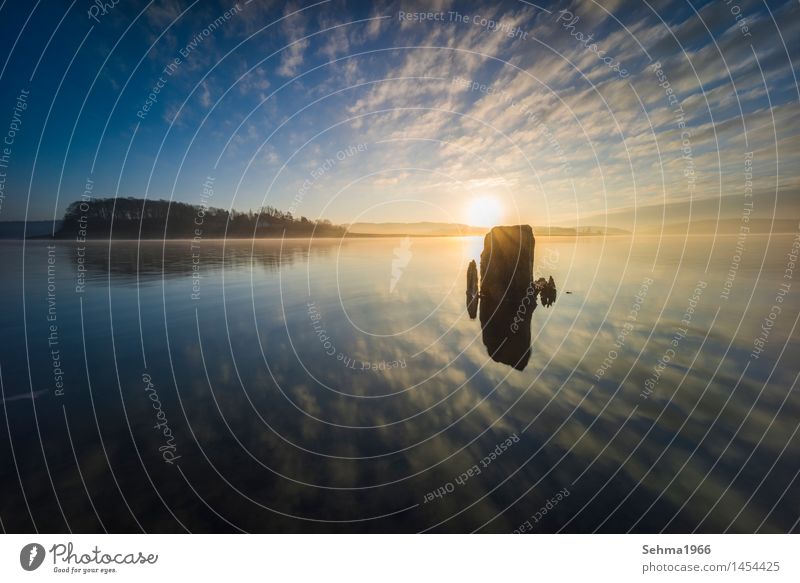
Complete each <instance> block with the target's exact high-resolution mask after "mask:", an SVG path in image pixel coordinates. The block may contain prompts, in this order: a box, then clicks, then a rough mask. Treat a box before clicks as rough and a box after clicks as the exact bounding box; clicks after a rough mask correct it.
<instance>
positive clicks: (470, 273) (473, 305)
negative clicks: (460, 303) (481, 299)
mask: <svg viewBox="0 0 800 583" xmlns="http://www.w3.org/2000/svg"><path fill="white" fill-rule="evenodd" d="M467 313H468V314H469V318H470V320H474V319H475V316H477V315H478V266H477V265H476V264H475V260H474V259H473V260H472V261H470V262H469V267H467Z"/></svg>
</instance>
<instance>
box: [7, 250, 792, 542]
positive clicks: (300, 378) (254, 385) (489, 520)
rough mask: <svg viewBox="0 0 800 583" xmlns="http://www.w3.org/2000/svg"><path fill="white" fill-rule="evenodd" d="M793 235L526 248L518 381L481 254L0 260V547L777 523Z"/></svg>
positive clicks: (114, 254) (767, 527)
mask: <svg viewBox="0 0 800 583" xmlns="http://www.w3.org/2000/svg"><path fill="white" fill-rule="evenodd" d="M794 244H796V240H795V237H794V236H793V235H778V236H775V235H773V236H771V237H769V236H760V235H758V236H757V235H751V236H749V237H748V238H747V240H746V243H745V244H744V246H741V245H740V246H739V249H738V250H737V238H736V237H725V236H723V237H717V238H716V239H715V238H713V237H705V236H693V237H680V236H665V237H661V238H659V237H657V236H652V237H649V236H648V237H639V236H637V237H606V238H604V237H588V236H587V237H577V238H573V237H551V238H548V237H537V240H536V249H535V263H534V272H535V277H540V276H543V277H545V278H548V277H549V276H552V277H553V280H554V282H555V284H556V287H557V290H558V292H557V299H556V301H555V302H554V303H553V304H552V305H551V306H549V307H545V306H543V305H541V304H540V305H538V306H536V307H535V309H534V307H533V306H532V305H531V304H530V303H528V304H526V305H525V306H521V307H517V308H516V310H515V311H519V310H520V309H521V310H522V312H524V318H523V320H524V321H523V323H522V326H523V327H526V326H527V321H529V322H530V340H531V341H530V350H529V351H528V352H527V353H526V354H525V355H524V356H525V359H526V360H524V362H515V363H512V364H518V366H512V365H510V364H508V363H505V362H502V361H500V362H498V361H496V360H494V359H493V358H492V357H491V355H490V354H489V352H488V351H487V347H486V345H485V344H484V340H485V337H486V336H485V334H484V333H488V332H489V330H484V329H483V328H484V327H482V325H481V320H480V319H471V318H470V316H469V314H468V311H467V306H466V302H465V287H466V273H467V265H468V263H469V261H470V260H471V259H478V257H479V255H480V252H481V249H482V245H483V241H482V238H480V237H464V238H412V239H404V238H364V239H346V240H343V241H340V240H314V241H309V240H284V241H281V240H261V241H256V242H252V241H245V240H239V241H227V242H222V241H198V242H196V243H195V244H194V245H193V244H192V242H190V241H170V242H167V243H166V244H164V243H163V242H156V241H148V242H142V243H137V242H123V241H120V242H114V243H113V244H112V245H111V246H110V247H109V245H108V243H107V242H106V243H101V242H95V243H88V244H85V245H84V246H83V247H78V246H76V244H75V243H74V242H56V243H54V244H52V243H49V242H45V241H27V242H24V243H23V242H22V241H0V262H2V273H3V274H4V278H3V280H2V283H0V298H1V299H2V305H3V310H2V311H1V312H0V320H2V346H3V348H2V351H0V367H2V368H1V369H0V377H1V378H2V387H1V388H2V399H3V415H4V424H5V426H6V429H5V430H3V431H2V434H3V437H2V438H0V462H1V464H0V483H2V492H3V496H2V498H0V519H1V520H2V525H3V528H4V529H5V530H7V531H11V532H15V531H16V532H18V531H26V532H32V531H42V532H49V531H55V532H66V531H73V532H87V531H89V532H98V531H99V532H102V531H109V532H140V531H146V532H183V531H202V532H226V531H232V532H236V531H239V530H241V531H250V532H275V531H278V532H384V531H388V532H397V531H400V532H416V531H430V532H472V531H478V532H513V531H518V532H545V533H551V532H595V531H598V532H629V531H630V532H661V531H664V532H692V531H697V532H723V531H728V532H754V531H759V532H786V531H789V530H791V529H792V528H793V527H796V522H795V521H796V520H797V516H796V515H797V500H798V499H799V497H800V483H798V481H797V479H796V478H797V476H798V472H799V471H800V465H798V459H800V458H799V454H800V443H799V442H798V439H797V428H798V420H799V419H800V397H799V396H798V395H799V393H798V389H797V385H796V381H797V376H798V371H800V361H798V358H797V355H798V354H799V352H798V342H797V340H796V338H797V335H796V334H794V329H795V325H796V323H797V319H798V314H799V313H800V312H799V311H798V307H800V300H798V294H797V290H796V289H794V287H796V286H797V285H798V284H797V283H796V282H792V276H793V275H794V273H793V272H791V273H790V271H791V270H792V269H793V268H794V267H793V265H792V266H791V267H789V263H791V258H790V254H792V253H793V252H794V253H796V247H793V245H794ZM793 249H794V251H793ZM23 258H24V260H23ZM504 330H505V328H504V327H500V329H499V332H500V333H501V335H502V334H503V333H504ZM492 332H493V333H496V332H498V330H497V329H495V330H493V331H492ZM524 342H525V343H526V345H525V346H523V350H522V352H525V350H526V349H527V348H528V346H527V339H524ZM495 356H496V354H495Z"/></svg>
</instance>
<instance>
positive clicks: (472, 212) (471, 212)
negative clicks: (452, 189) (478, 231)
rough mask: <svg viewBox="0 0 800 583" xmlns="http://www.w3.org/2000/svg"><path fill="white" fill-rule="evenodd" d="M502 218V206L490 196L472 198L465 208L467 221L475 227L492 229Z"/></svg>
mask: <svg viewBox="0 0 800 583" xmlns="http://www.w3.org/2000/svg"><path fill="white" fill-rule="evenodd" d="M502 218H503V205H502V204H500V201H499V200H497V199H496V198H493V197H491V196H482V197H478V198H473V199H472V200H471V201H470V202H469V206H468V207H467V220H468V221H469V224H470V225H472V226H475V227H494V226H495V225H497V224H499V223H500V219H502Z"/></svg>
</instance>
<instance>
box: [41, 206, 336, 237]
mask: <svg viewBox="0 0 800 583" xmlns="http://www.w3.org/2000/svg"><path fill="white" fill-rule="evenodd" d="M345 232H346V228H345V227H342V226H339V225H334V224H332V223H331V222H330V221H328V220H309V219H307V218H306V217H294V216H292V214H291V213H287V212H283V211H280V210H278V209H276V208H274V207H271V206H265V207H262V208H261V209H260V210H259V211H257V212H253V211H248V212H242V211H236V210H225V209H221V208H214V207H207V206H197V205H191V204H188V203H184V202H177V201H168V200H149V199H142V198H116V199H115V198H98V199H91V200H79V201H75V202H73V203H71V204H70V205H69V206H68V207H67V210H66V212H65V213H64V220H63V222H62V225H61V228H60V229H59V230H58V231H57V232H56V237H57V238H59V239H65V238H73V237H77V238H80V239H108V238H109V236H111V237H113V238H115V239H140V238H142V239H162V238H166V239H193V238H195V237H203V238H223V237H224V238H253V237H281V236H286V237H311V236H314V237H341V236H343V235H344V234H345Z"/></svg>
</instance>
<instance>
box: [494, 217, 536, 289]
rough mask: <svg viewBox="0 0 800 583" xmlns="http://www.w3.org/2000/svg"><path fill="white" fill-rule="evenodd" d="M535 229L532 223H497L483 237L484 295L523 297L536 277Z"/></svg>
mask: <svg viewBox="0 0 800 583" xmlns="http://www.w3.org/2000/svg"><path fill="white" fill-rule="evenodd" d="M534 244H535V241H534V238H533V229H531V227H530V225H514V226H511V227H494V228H492V230H491V231H489V233H487V235H486V237H485V238H484V240H483V252H482V253H481V298H491V299H492V300H494V301H502V300H503V299H511V298H522V297H524V296H525V294H526V293H527V289H528V286H529V285H530V283H531V281H532V277H533V249H534Z"/></svg>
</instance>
